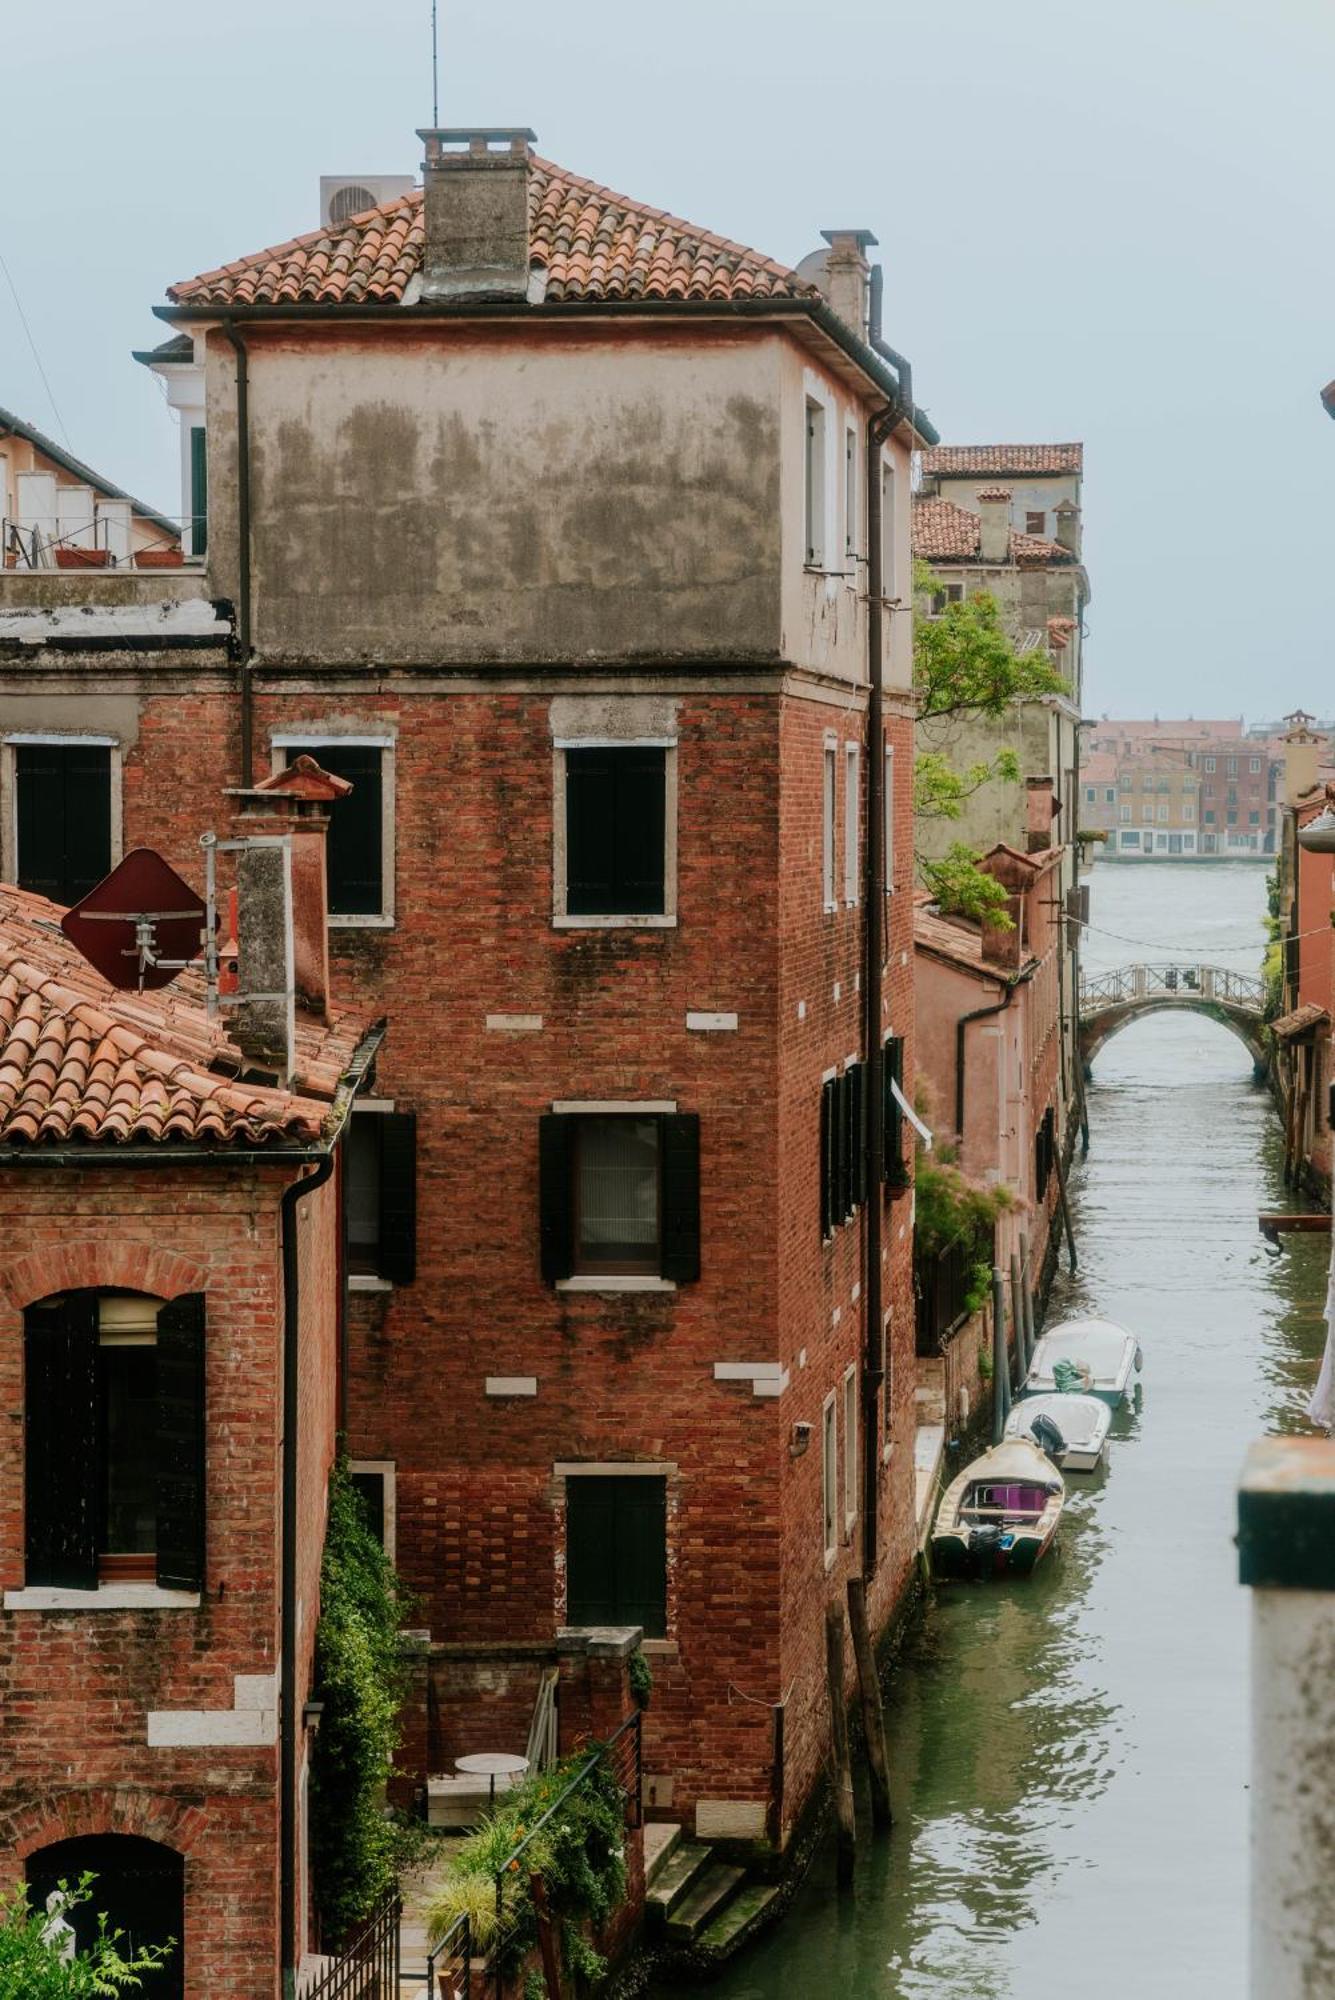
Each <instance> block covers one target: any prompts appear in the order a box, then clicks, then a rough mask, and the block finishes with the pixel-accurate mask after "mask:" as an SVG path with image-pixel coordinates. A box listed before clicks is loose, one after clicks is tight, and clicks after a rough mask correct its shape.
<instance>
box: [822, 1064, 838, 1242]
mask: <svg viewBox="0 0 1335 2000" xmlns="http://www.w3.org/2000/svg"><path fill="white" fill-rule="evenodd" d="M835 1087H836V1085H835V1079H834V1078H833V1077H831V1078H829V1079H828V1080H827V1081H826V1082H825V1083H823V1084H822V1085H821V1087H820V1234H821V1241H822V1243H823V1242H824V1241H825V1240H826V1238H827V1237H829V1236H832V1235H833V1234H834V1093H835Z"/></svg>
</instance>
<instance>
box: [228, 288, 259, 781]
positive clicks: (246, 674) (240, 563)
mask: <svg viewBox="0 0 1335 2000" xmlns="http://www.w3.org/2000/svg"><path fill="white" fill-rule="evenodd" d="M222 330H223V333H224V334H225V336H226V338H227V340H228V341H229V342H230V343H231V346H232V348H233V349H234V351H235V353H236V537H237V610H236V619H237V648H238V651H239V652H240V655H241V722H240V728H241V783H242V785H243V786H244V787H245V788H246V789H247V790H249V788H250V786H251V785H252V784H253V783H254V781H255V773H254V768H253V763H252V757H251V733H252V729H251V724H252V712H253V707H254V695H253V693H252V690H251V679H250V673H251V667H250V656H251V639H250V368H249V365H248V359H247V354H246V343H245V342H244V340H242V338H241V335H240V334H239V333H238V332H237V330H236V327H235V325H234V323H233V322H232V321H231V320H230V319H225V320H223V321H222Z"/></svg>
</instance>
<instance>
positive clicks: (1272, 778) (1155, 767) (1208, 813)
mask: <svg viewBox="0 0 1335 2000" xmlns="http://www.w3.org/2000/svg"><path fill="white" fill-rule="evenodd" d="M1082 735H1083V739H1084V746H1085V748H1084V755H1085V758H1086V759H1095V758H1096V759H1098V760H1099V765H1098V768H1099V770H1100V772H1101V774H1103V776H1102V783H1101V790H1102V792H1103V794H1104V795H1105V796H1103V797H1101V798H1099V799H1098V800H1090V799H1088V797H1086V801H1085V804H1086V809H1087V810H1094V809H1096V808H1097V809H1098V810H1099V811H1100V813H1101V814H1102V815H1106V813H1107V807H1108V801H1107V799H1106V793H1107V791H1108V790H1109V789H1110V788H1115V789H1116V792H1117V810H1116V816H1115V819H1114V820H1112V821H1111V822H1109V821H1107V820H1106V818H1101V819H1100V821H1099V822H1098V824H1100V825H1101V826H1103V827H1104V830H1105V831H1106V832H1107V834H1108V839H1107V841H1106V842H1105V843H1104V846H1103V852H1104V853H1105V854H1106V855H1107V856H1109V857H1110V858H1112V859H1117V860H1133V861H1142V860H1144V861H1148V860H1227V861H1238V860H1252V859H1256V860H1259V859H1261V858H1262V857H1264V856H1266V855H1269V854H1273V853H1274V851H1275V845H1276V824H1275V801H1276V793H1277V787H1278V784H1279V774H1280V771H1281V769H1282V761H1283V760H1282V756H1281V755H1280V754H1279V752H1278V749H1277V746H1276V744H1275V743H1274V742H1273V741H1272V740H1271V739H1269V738H1267V737H1255V736H1249V735H1247V734H1245V731H1244V724H1243V721H1242V718H1241V717H1240V716H1239V717H1236V718H1230V719H1229V720H1227V721H1198V720H1196V719H1195V718H1188V719H1186V720H1185V721H1171V720H1160V719H1159V718H1157V717H1156V718H1154V719H1153V720H1150V721H1146V720H1143V719H1141V720H1133V721H1119V720H1112V719H1110V718H1108V717H1104V718H1103V719H1102V720H1101V721H1099V722H1090V723H1085V724H1084V725H1083V729H1082ZM1110 769H1111V770H1112V771H1113V772H1115V779H1114V780H1113V781H1112V786H1111V787H1110V783H1109V780H1108V776H1107V773H1108V772H1109V770H1110Z"/></svg>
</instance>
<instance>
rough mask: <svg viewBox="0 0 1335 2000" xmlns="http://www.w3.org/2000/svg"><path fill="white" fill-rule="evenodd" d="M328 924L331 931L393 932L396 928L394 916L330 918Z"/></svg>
mask: <svg viewBox="0 0 1335 2000" xmlns="http://www.w3.org/2000/svg"><path fill="white" fill-rule="evenodd" d="M328 923H329V928H330V930H331V931H392V930H393V928H394V919H393V917H392V916H388V917H386V916H379V917H372V916H366V917H357V916H344V917H330V918H329V920H328Z"/></svg>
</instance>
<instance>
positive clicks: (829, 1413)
mask: <svg viewBox="0 0 1335 2000" xmlns="http://www.w3.org/2000/svg"><path fill="white" fill-rule="evenodd" d="M820 1448H821V1467H820V1491H821V1534H822V1537H823V1541H824V1547H825V1567H826V1569H830V1568H832V1567H833V1565H834V1559H835V1557H836V1556H837V1554H838V1553H839V1411H838V1402H837V1399H836V1397H835V1392H834V1390H833V1389H831V1391H830V1393H829V1395H828V1396H827V1397H826V1398H825V1401H824V1403H823V1404H822V1405H821V1413H820Z"/></svg>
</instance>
